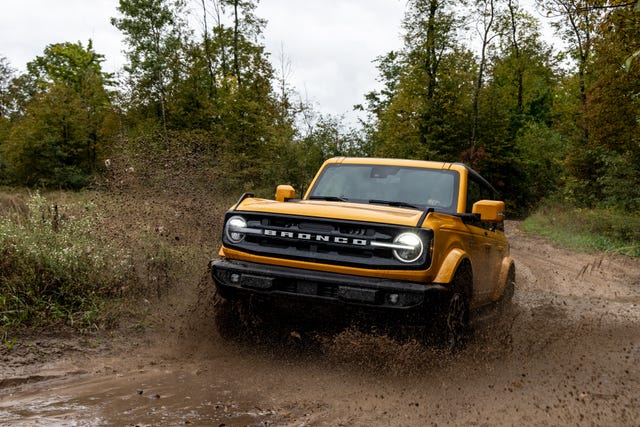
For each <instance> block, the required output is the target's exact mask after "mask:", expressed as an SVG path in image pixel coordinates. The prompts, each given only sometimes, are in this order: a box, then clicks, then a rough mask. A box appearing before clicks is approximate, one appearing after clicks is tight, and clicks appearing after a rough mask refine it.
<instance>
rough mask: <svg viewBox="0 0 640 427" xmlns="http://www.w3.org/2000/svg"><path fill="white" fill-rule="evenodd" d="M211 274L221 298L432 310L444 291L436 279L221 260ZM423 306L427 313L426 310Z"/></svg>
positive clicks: (377, 308) (378, 308)
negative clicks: (417, 280)
mask: <svg viewBox="0 0 640 427" xmlns="http://www.w3.org/2000/svg"><path fill="white" fill-rule="evenodd" d="M211 275H212V277H213V280H214V282H215V284H216V287H217V289H218V292H219V293H220V294H221V295H222V296H223V297H225V298H233V297H242V296H247V295H256V296H260V297H264V298H266V299H269V300H271V301H276V300H278V299H284V300H288V301H291V300H298V301H300V302H303V303H307V304H308V303H310V304H312V305H322V304H334V305H343V306H352V307H359V308H363V309H374V310H382V311H386V312H409V311H411V312H414V311H416V312H423V314H427V313H426V312H432V311H433V309H434V308H435V307H436V306H438V305H439V304H440V303H441V301H443V300H444V299H443V298H444V297H446V295H447V292H448V290H447V288H446V287H444V286H442V285H438V284H423V283H414V282H403V281H395V280H388V279H379V278H373V277H364V276H354V275H347V274H338V273H328V272H321V271H314V270H303V269H297V268H289V267H280V266H274V265H268V264H258V263H252V262H245V261H235V260H228V259H222V260H217V261H213V262H212V263H211ZM425 311H426V312H425Z"/></svg>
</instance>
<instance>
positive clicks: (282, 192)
mask: <svg viewBox="0 0 640 427" xmlns="http://www.w3.org/2000/svg"><path fill="white" fill-rule="evenodd" d="M295 198H296V190H295V189H294V188H293V187H292V186H290V185H278V186H277V187H276V201H278V202H285V201H287V199H295Z"/></svg>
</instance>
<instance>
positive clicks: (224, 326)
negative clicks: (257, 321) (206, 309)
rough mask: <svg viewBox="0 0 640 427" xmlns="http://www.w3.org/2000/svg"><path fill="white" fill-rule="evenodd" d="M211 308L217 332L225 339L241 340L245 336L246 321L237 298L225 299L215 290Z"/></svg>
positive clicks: (241, 304) (241, 303) (240, 302)
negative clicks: (213, 311) (213, 312)
mask: <svg viewBox="0 0 640 427" xmlns="http://www.w3.org/2000/svg"><path fill="white" fill-rule="evenodd" d="M213 308H214V310H215V323H216V329H217V330H218V334H219V335H220V337H222V339H224V340H225V341H241V340H242V339H244V338H246V336H247V334H246V333H247V327H246V322H245V320H244V316H243V311H244V307H243V302H242V301H241V300H239V299H226V298H223V297H222V296H221V295H220V294H219V293H217V292H216V294H215V296H214V303H213Z"/></svg>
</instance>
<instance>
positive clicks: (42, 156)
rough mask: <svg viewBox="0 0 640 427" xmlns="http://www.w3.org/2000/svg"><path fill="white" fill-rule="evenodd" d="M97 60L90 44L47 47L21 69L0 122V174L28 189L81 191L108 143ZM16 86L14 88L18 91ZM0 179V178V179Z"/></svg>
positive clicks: (104, 80)
mask: <svg viewBox="0 0 640 427" xmlns="http://www.w3.org/2000/svg"><path fill="white" fill-rule="evenodd" d="M103 60H104V59H103V57H102V55H99V54H97V53H95V52H94V51H93V48H92V44H91V41H89V44H88V47H87V48H84V47H83V46H82V44H81V43H59V44H53V45H49V46H47V48H46V49H45V51H44V55H43V56H39V57H37V58H36V59H35V60H34V61H32V62H30V63H29V64H27V68H28V70H29V73H28V74H26V75H24V76H21V78H16V79H14V80H13V85H14V86H16V88H15V89H14V92H13V93H12V94H10V96H9V98H10V99H9V100H8V101H7V106H8V109H9V110H12V114H11V115H10V116H9V117H2V118H0V120H2V121H0V138H1V139H0V173H3V175H5V177H6V178H5V179H6V180H11V181H12V182H15V183H20V184H26V185H31V186H35V185H38V186H46V187H62V188H81V187H84V186H85V185H86V184H87V182H88V179H89V177H90V176H91V174H92V173H93V172H94V171H95V169H96V166H97V163H98V161H99V158H100V155H101V153H102V152H103V150H104V146H105V144H106V142H107V141H108V140H109V134H110V130H109V128H108V127H107V126H105V123H106V122H107V118H108V117H109V115H110V114H111V107H110V100H109V93H108V92H107V90H106V85H108V84H109V83H110V80H109V79H110V75H109V74H106V73H102V71H101V65H100V64H101V62H102V61H103ZM18 86H19V87H18ZM0 178H1V176H0Z"/></svg>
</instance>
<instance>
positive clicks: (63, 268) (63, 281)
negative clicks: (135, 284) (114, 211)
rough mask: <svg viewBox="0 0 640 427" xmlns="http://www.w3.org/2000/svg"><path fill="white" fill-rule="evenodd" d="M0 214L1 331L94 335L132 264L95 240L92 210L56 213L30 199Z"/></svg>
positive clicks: (44, 202) (56, 208)
mask: <svg viewBox="0 0 640 427" xmlns="http://www.w3.org/2000/svg"><path fill="white" fill-rule="evenodd" d="M13 206H14V207H13V208H10V209H5V211H4V212H0V213H1V214H2V216H1V217H0V328H1V329H4V330H5V331H6V330H7V329H8V328H13V327H16V326H19V325H26V326H36V325H37V326H41V325H50V324H55V323H58V324H60V323H63V324H67V325H71V326H73V327H76V328H79V329H87V328H95V327H97V322H98V321H99V317H100V313H101V308H102V306H103V305H104V301H105V298H110V297H114V296H118V295H119V294H120V293H121V292H122V289H123V288H125V287H126V284H127V283H128V282H130V281H131V280H135V274H134V268H133V261H132V257H131V256H130V255H129V254H128V253H127V252H126V251H125V250H123V249H121V248H118V247H116V246H114V245H112V244H111V242H109V241H105V240H103V239H100V238H99V237H98V236H97V235H96V229H97V228H98V227H99V220H100V219H99V216H98V214H97V213H96V211H95V207H94V206H93V205H92V204H91V203H89V202H85V203H84V204H83V205H81V206H72V207H68V208H65V207H61V206H57V205H52V204H50V203H49V202H48V201H47V200H46V199H45V198H44V197H43V196H41V195H40V194H38V193H36V194H33V195H31V196H30V197H29V199H28V201H27V203H26V209H20V208H17V207H16V206H19V204H17V203H13Z"/></svg>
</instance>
